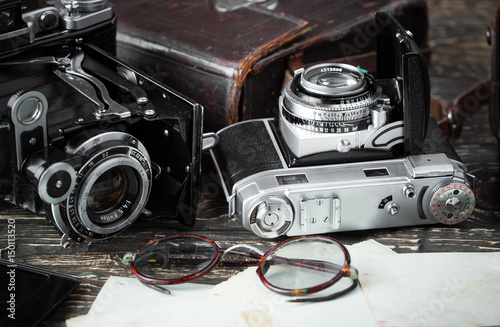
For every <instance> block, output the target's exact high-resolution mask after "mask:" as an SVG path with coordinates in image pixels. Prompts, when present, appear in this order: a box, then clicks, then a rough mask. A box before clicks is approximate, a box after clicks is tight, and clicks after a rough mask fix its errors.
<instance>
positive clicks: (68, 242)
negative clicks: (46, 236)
mask: <svg viewBox="0 0 500 327" xmlns="http://www.w3.org/2000/svg"><path fill="white" fill-rule="evenodd" d="M71 243H72V241H71V238H69V236H68V235H66V234H63V236H61V241H60V244H61V246H62V247H63V248H65V249H68V248H69V247H70V246H71Z"/></svg>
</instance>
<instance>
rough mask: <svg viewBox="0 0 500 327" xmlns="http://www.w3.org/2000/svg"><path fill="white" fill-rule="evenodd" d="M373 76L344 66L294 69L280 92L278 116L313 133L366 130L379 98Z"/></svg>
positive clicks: (378, 89)
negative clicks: (280, 113)
mask: <svg viewBox="0 0 500 327" xmlns="http://www.w3.org/2000/svg"><path fill="white" fill-rule="evenodd" d="M381 94H382V92H381V88H380V87H377V86H376V84H375V82H374V79H373V77H371V76H370V75H367V74H365V73H364V72H363V71H362V70H360V69H359V68H356V67H354V66H351V65H346V64H320V65H315V66H312V67H310V68H308V69H306V70H298V71H296V73H295V76H294V78H293V79H292V80H291V81H290V82H289V83H288V84H287V85H286V87H285V89H284V90H283V101H282V108H281V111H282V116H283V117H284V118H285V119H286V120H287V121H288V122H290V123H291V124H293V125H294V126H297V127H300V128H302V129H305V130H309V131H313V132H317V133H349V132H353V131H358V130H363V129H367V128H368V126H369V125H370V123H371V110H372V109H374V108H375V107H376V106H377V104H378V101H379V98H380V96H381Z"/></svg>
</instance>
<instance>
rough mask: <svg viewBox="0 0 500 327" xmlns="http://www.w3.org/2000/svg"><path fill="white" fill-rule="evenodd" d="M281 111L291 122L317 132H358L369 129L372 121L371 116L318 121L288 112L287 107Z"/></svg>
mask: <svg viewBox="0 0 500 327" xmlns="http://www.w3.org/2000/svg"><path fill="white" fill-rule="evenodd" d="M281 112H282V115H283V118H285V119H286V120H287V121H288V122H289V123H291V124H293V125H295V126H297V127H299V128H301V129H304V130H308V131H311V132H315V133H329V134H342V133H350V132H356V131H359V130H364V129H367V128H368V126H369V125H370V122H371V117H370V116H368V117H364V118H362V119H359V120H349V121H318V120H309V119H303V118H299V117H297V116H295V115H293V114H291V113H290V112H288V111H287V110H286V109H285V108H283V109H282V110H281Z"/></svg>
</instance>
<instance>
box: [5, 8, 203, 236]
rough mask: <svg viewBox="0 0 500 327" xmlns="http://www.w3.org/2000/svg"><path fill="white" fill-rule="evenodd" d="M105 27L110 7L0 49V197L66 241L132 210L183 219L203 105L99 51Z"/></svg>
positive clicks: (189, 204)
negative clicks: (80, 26)
mask: <svg viewBox="0 0 500 327" xmlns="http://www.w3.org/2000/svg"><path fill="white" fill-rule="evenodd" d="M33 2H36V1H32V2H30V3H31V4H33ZM104 2H106V1H104ZM12 4H14V5H16V6H18V5H19V4H20V2H19V1H6V4H5V5H4V4H3V3H2V4H1V6H5V7H4V8H2V10H3V9H5V10H4V12H8V11H9V8H10V6H11V5H12ZM7 7H9V8H7ZM15 8H18V7H15ZM25 8H26V7H25ZM28 8H31V7H28ZM33 10H34V9H33ZM0 12H1V11H0ZM14 12H15V10H14ZM83 14H84V13H83ZM62 15H63V14H61V17H62ZM23 17H24V16H23ZM61 19H62V18H61ZM21 21H22V20H21ZM115 26H116V24H115V17H114V15H112V16H111V18H110V20H106V21H99V22H98V23H96V24H95V25H92V26H89V27H85V28H84V30H80V31H72V30H66V31H65V32H62V31H59V32H58V31H57V29H56V28H54V29H53V30H51V31H45V32H43V33H41V34H40V33H37V34H36V37H40V40H36V39H35V40H34V41H33V40H31V41H30V43H29V44H24V45H22V46H20V47H18V48H16V47H14V48H12V49H6V48H4V47H3V48H2V49H4V50H5V49H6V50H5V51H4V52H2V53H0V58H1V59H0V156H1V157H2V158H3V160H1V161H0V197H1V198H2V199H4V200H6V201H8V202H10V203H13V204H15V205H17V206H20V207H22V208H24V209H27V210H30V211H32V212H34V213H36V214H38V215H41V216H45V217H47V218H48V219H49V220H50V221H51V222H52V223H53V224H54V225H55V226H56V227H58V228H59V230H60V231H61V232H62V234H63V238H65V239H66V240H67V239H68V238H70V239H72V240H74V241H84V240H99V239H103V238H107V237H110V236H112V235H115V234H116V233H118V232H120V231H122V230H123V229H125V228H126V227H128V226H129V225H130V224H131V223H133V222H134V221H135V220H136V219H137V218H138V217H139V216H143V217H146V218H157V217H168V218H177V219H179V220H181V222H183V223H184V224H187V225H193V224H194V219H195V215H196V208H197V201H198V193H199V183H200V174H201V165H200V160H201V139H202V115H203V108H202V107H201V106H200V105H198V104H197V103H195V102H193V101H191V100H190V99H188V98H186V97H184V96H183V95H181V94H179V93H178V92H176V91H174V90H172V89H170V88H168V87H167V86H165V85H163V84H161V83H159V82H157V81H155V80H154V79H152V78H150V77H149V76H147V75H145V74H143V73H141V72H139V71H137V70H135V69H134V68H132V67H130V66H129V65H127V64H125V63H123V62H121V61H119V60H118V59H116V58H115V57H114V56H113V55H112V54H109V53H108V52H106V51H104V50H103V49H101V48H100V47H99V45H100V44H101V43H102V44H106V47H105V48H108V49H109V50H114V35H115V30H116V29H115ZM18 27H19V28H18V29H17V30H18V31H23V29H24V27H25V25H24V23H22V24H21V25H20V26H18ZM0 31H2V29H1V28H0ZM5 33H7V34H8V33H12V31H10V32H5ZM4 35H5V34H4ZM8 35H12V34H8ZM20 35H21V36H22V32H21V33H20ZM99 36H103V37H104V39H99ZM109 36H113V37H112V38H111V39H113V41H112V42H108V37H109ZM0 37H2V35H0ZM96 38H97V39H96ZM11 41H12V40H11ZM16 42H19V40H16ZM11 44H12V43H11ZM4 45H5V42H4ZM112 52H113V51H112Z"/></svg>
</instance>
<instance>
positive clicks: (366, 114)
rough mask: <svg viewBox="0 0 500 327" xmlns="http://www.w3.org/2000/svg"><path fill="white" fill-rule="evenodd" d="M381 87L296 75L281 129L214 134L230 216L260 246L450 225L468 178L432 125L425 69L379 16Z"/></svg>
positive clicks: (363, 79) (468, 194)
mask: <svg viewBox="0 0 500 327" xmlns="http://www.w3.org/2000/svg"><path fill="white" fill-rule="evenodd" d="M376 25H377V39H376V42H377V43H376V44H377V78H374V77H373V76H371V75H369V74H368V73H367V72H365V71H363V70H361V69H359V68H356V67H353V66H350V65H346V64H336V63H324V64H320V65H315V66H312V67H309V68H307V69H300V70H298V71H296V72H295V74H294V77H293V79H292V80H291V81H289V82H288V83H287V84H286V86H285V88H284V90H283V92H282V96H281V97H280V101H279V117H278V119H273V118H270V119H260V120H249V121H244V122H240V123H237V124H234V125H231V126H228V127H226V128H224V129H222V130H220V131H219V132H218V133H217V135H218V137H219V141H218V144H217V146H216V147H215V148H213V149H212V150H211V154H212V157H213V159H214V161H215V163H216V166H217V169H218V172H219V174H220V178H221V183H222V186H223V189H224V191H225V194H226V197H227V200H228V204H229V214H230V215H231V216H236V217H237V218H238V219H239V220H240V222H241V223H242V224H243V227H244V228H246V229H247V230H250V231H252V232H254V233H255V234H256V235H258V236H261V237H264V238H274V237H278V236H280V235H287V236H294V235H306V234H318V233H331V232H340V231H352V230H365V229H373V228H385V227H397V226H411V225H424V224H435V223H443V224H456V223H459V222H462V221H464V220H466V219H467V218H468V217H469V216H470V214H471V213H472V210H473V208H474V205H475V198H474V193H473V180H474V178H473V176H471V175H469V174H467V170H466V167H465V166H464V164H463V163H462V162H461V160H460V158H459V156H458V155H457V153H456V152H455V151H454V149H453V147H452V146H451V145H450V144H449V143H448V141H447V140H446V137H445V136H444V135H443V134H442V132H441V130H440V129H439V128H438V127H437V124H436V122H435V121H434V120H433V119H430V117H429V103H430V101H429V97H430V95H429V94H430V91H429V77H428V70H427V66H426V63H425V59H424V57H423V56H422V54H421V52H420V50H419V49H418V47H417V45H416V43H415V42H414V41H413V40H412V37H411V33H410V32H407V31H405V30H404V29H403V28H402V27H401V25H399V23H397V22H396V21H395V20H394V18H393V17H392V16H390V15H389V14H386V13H377V15H376Z"/></svg>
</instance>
